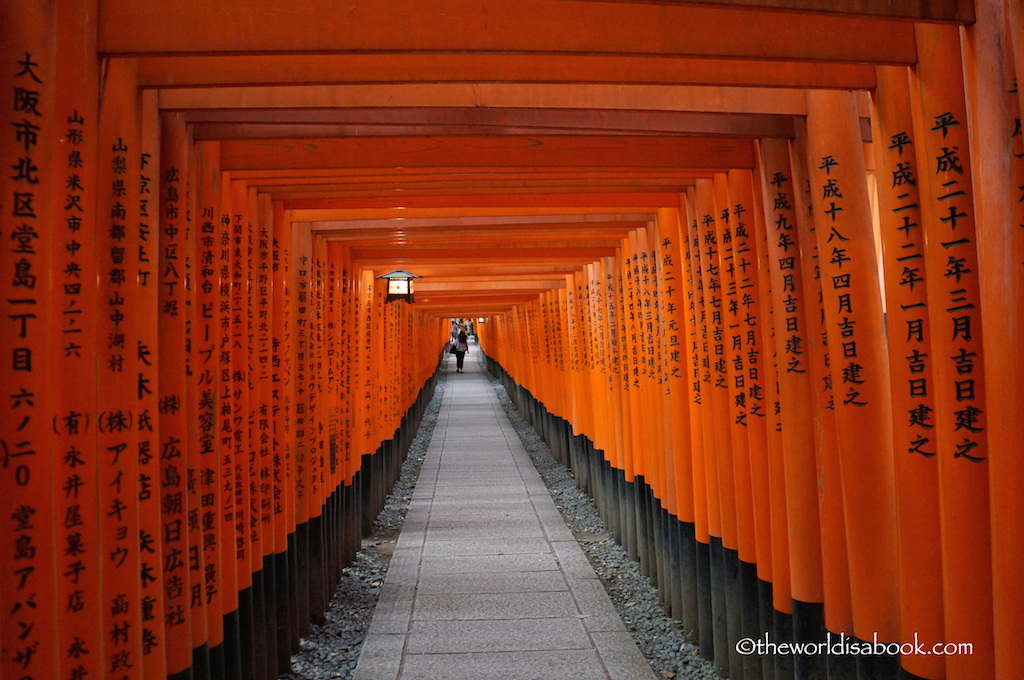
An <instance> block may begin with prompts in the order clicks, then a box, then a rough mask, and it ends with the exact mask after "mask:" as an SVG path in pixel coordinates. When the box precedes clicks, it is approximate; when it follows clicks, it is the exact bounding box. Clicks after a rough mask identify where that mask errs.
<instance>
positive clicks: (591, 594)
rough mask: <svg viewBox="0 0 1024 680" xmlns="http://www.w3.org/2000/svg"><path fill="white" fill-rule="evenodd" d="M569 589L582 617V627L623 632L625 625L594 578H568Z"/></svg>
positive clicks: (593, 630)
mask: <svg viewBox="0 0 1024 680" xmlns="http://www.w3.org/2000/svg"><path fill="white" fill-rule="evenodd" d="M568 583H569V590H571V591H572V594H573V597H575V598H576V605H577V607H579V610H580V613H581V614H582V615H583V616H584V618H583V619H582V621H583V627H584V628H586V629H587V630H588V631H591V632H612V633H617V632H623V631H625V630H626V626H624V625H623V623H622V619H621V618H620V617H619V613H618V612H617V611H615V606H614V605H613V604H612V601H611V600H610V599H609V598H608V593H606V592H605V590H604V586H603V585H601V582H600V581H599V580H597V579H596V578H589V579H569V580H568Z"/></svg>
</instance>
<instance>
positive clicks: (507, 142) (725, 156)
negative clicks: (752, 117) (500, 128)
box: [221, 136, 754, 171]
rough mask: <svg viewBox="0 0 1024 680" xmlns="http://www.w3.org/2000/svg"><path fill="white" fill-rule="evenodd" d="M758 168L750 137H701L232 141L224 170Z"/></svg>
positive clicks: (224, 144)
mask: <svg viewBox="0 0 1024 680" xmlns="http://www.w3.org/2000/svg"><path fill="white" fill-rule="evenodd" d="M455 165H459V166H467V165H468V166H479V167H490V166H494V165H503V166H511V167H516V166H519V167H559V168H564V167H579V168H601V167H607V168H691V169H705V170H708V169H712V170H713V169H720V170H728V169H731V168H753V167H754V146H753V143H752V142H751V141H748V140H733V139H717V138H695V137H602V136H592V137H573V136H533V137H502V136H494V137H443V138H436V139H435V138H422V137H374V138H345V139H331V138H324V139H304V140H289V139H281V140H259V141H245V142H242V141H225V142H222V144H221V167H222V168H223V169H224V170H227V171H233V170H239V169H246V168H253V167H258V168H262V169H274V168H281V169H296V168H353V167H362V168H390V167H421V168H444V167H448V166H455Z"/></svg>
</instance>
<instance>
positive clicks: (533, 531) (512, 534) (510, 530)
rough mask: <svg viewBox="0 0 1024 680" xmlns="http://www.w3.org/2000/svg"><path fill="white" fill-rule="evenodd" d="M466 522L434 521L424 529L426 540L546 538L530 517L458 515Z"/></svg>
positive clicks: (535, 521)
mask: <svg viewBox="0 0 1024 680" xmlns="http://www.w3.org/2000/svg"><path fill="white" fill-rule="evenodd" d="M460 517H463V518H464V519H465V520H466V523H465V524H459V523H455V522H452V521H445V522H440V521H434V522H431V523H430V526H429V527H427V528H426V535H427V539H428V540H431V541H451V540H458V539H467V538H488V537H491V536H500V537H501V538H546V535H545V533H544V530H543V529H542V528H541V526H540V523H539V522H537V520H535V519H533V518H531V517H505V518H494V517H492V516H483V517H474V516H472V515H460Z"/></svg>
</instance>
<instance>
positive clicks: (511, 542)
mask: <svg viewBox="0 0 1024 680" xmlns="http://www.w3.org/2000/svg"><path fill="white" fill-rule="evenodd" d="M550 551H551V547H550V546H549V545H548V542H547V539H545V538H543V537H541V538H509V537H504V536H493V537H490V538H477V539H460V540H454V541H448V540H435V539H431V540H430V541H427V542H426V543H425V544H424V546H423V555H424V557H437V556H443V555H452V556H457V555H513V554H518V553H527V554H531V553H532V554H537V553H545V552H550Z"/></svg>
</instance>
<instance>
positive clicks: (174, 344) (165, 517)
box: [157, 114, 192, 676]
mask: <svg viewBox="0 0 1024 680" xmlns="http://www.w3.org/2000/svg"><path fill="white" fill-rule="evenodd" d="M160 138H161V148H160V222H159V230H160V233H159V240H158V243H159V250H160V267H159V279H158V281H159V284H160V295H159V318H158V323H159V330H160V343H159V346H158V348H157V352H158V356H160V362H159V364H158V367H159V376H158V379H159V392H158V395H159V399H158V411H159V415H160V419H159V428H160V447H159V460H160V479H161V482H160V491H159V493H160V502H161V506H162V508H163V512H162V526H161V531H160V534H161V535H160V537H159V540H160V542H161V550H162V553H163V555H164V561H163V570H162V571H163V573H162V579H161V584H162V586H163V592H162V594H161V597H162V598H163V600H164V626H165V638H164V641H165V647H164V650H163V651H164V653H165V654H166V657H167V673H168V674H170V675H172V676H173V675H175V674H178V673H183V672H187V670H188V668H189V666H191V664H192V633H191V625H192V620H191V618H190V616H189V600H188V596H187V595H188V589H187V587H185V586H186V584H187V583H188V567H187V563H186V562H185V561H184V559H181V556H182V555H185V554H187V552H188V533H187V531H188V529H187V515H186V511H185V506H184V505H183V504H184V495H185V487H186V479H185V475H183V474H181V471H182V470H184V468H185V465H186V453H187V449H188V446H189V437H188V434H187V433H188V431H189V427H188V423H186V421H185V399H186V393H185V362H184V355H185V351H186V340H185V320H186V302H187V298H186V295H187V290H186V287H185V282H186V278H185V275H186V272H185V256H186V238H185V237H186V233H187V230H188V229H189V228H190V227H191V225H190V224H189V223H188V212H187V206H186V204H185V196H186V179H187V170H188V135H187V131H186V128H185V122H184V119H183V118H182V117H181V116H180V115H176V114H163V115H162V116H161V129H160ZM172 555H173V556H174V557H175V558H174V559H173V560H171V559H169V558H170V556H172Z"/></svg>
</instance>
